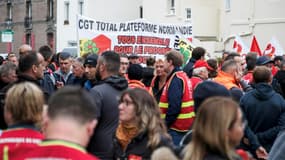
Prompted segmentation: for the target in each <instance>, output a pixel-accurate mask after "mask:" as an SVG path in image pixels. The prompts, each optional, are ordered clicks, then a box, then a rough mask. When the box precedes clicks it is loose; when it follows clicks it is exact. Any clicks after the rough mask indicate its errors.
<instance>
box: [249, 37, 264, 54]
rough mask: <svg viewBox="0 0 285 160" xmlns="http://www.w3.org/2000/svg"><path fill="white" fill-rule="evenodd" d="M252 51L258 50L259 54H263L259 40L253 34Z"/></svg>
mask: <svg viewBox="0 0 285 160" xmlns="http://www.w3.org/2000/svg"><path fill="white" fill-rule="evenodd" d="M250 52H256V53H258V56H262V53H261V50H260V48H259V45H258V42H257V40H256V38H255V36H253V38H252V41H251V46H250Z"/></svg>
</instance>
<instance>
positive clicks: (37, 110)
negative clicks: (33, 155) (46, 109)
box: [0, 82, 44, 150]
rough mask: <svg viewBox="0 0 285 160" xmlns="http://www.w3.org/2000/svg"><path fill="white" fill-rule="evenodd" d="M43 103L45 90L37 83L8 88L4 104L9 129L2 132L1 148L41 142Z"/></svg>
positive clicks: (0, 137)
mask: <svg viewBox="0 0 285 160" xmlns="http://www.w3.org/2000/svg"><path fill="white" fill-rule="evenodd" d="M43 105H44V96H43V92H42V91H41V89H40V88H39V87H38V86H36V85H35V84H32V83H30V82H24V83H19V84H15V85H13V86H12V87H11V88H10V89H9V90H8V92H7V95H6V98H5V106H4V118H5V121H6V123H7V125H8V129H7V130H4V131H3V132H2V133H1V134H0V139H1V140H0V150H1V149H2V147H11V146H16V145H18V144H20V143H25V144H28V145H34V144H37V143H39V142H41V140H42V139H43V135H42V134H41V133H40V132H39V128H38V127H37V126H39V125H40V122H41V119H42V111H43Z"/></svg>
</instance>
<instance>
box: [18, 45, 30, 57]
mask: <svg viewBox="0 0 285 160" xmlns="http://www.w3.org/2000/svg"><path fill="white" fill-rule="evenodd" d="M31 50H32V47H31V46H30V45H28V44H23V45H21V46H20V47H19V56H22V55H25V54H27V52H28V51H31Z"/></svg>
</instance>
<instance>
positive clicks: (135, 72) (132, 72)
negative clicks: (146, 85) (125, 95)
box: [128, 64, 143, 80]
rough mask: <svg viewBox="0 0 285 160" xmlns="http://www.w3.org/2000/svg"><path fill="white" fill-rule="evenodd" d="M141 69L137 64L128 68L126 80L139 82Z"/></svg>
mask: <svg viewBox="0 0 285 160" xmlns="http://www.w3.org/2000/svg"><path fill="white" fill-rule="evenodd" d="M142 73H143V67H142V66H141V65H139V64H131V65H130V66H129V68H128V78H129V79H130V80H141V79H142Z"/></svg>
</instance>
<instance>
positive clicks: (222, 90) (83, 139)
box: [0, 44, 285, 160]
mask: <svg viewBox="0 0 285 160" xmlns="http://www.w3.org/2000/svg"><path fill="white" fill-rule="evenodd" d="M205 54H206V50H205V49H204V48H202V47H196V48H195V49H194V50H193V51H192V55H191V57H190V58H189V60H188V61H187V63H186V64H183V55H182V54H181V53H180V52H178V51H175V50H171V51H168V52H167V53H165V55H164V58H163V59H161V58H158V59H156V58H154V57H148V58H147V59H146V66H145V67H143V66H142V65H141V64H140V61H139V56H138V55H137V54H131V55H125V54H121V55H119V54H117V53H115V52H114V51H105V52H103V53H101V54H99V55H97V54H95V53H88V54H85V55H84V56H82V57H72V56H71V54H70V53H68V52H59V53H57V54H54V53H53V52H52V50H51V49H50V47H48V46H42V47H40V48H39V49H38V51H33V50H32V48H31V47H30V46H29V45H26V44H25V45H22V46H20V47H19V51H18V52H17V53H13V52H11V53H9V54H8V56H7V57H6V58H5V59H3V58H2V59H1V61H0V62H1V66H0V107H1V108H0V118H1V119H0V127H1V130H0V154H1V157H3V158H2V159H4V160H8V159H9V160H11V159H17V160H18V159H77V160H78V159H82V160H83V159H84V160H86V159H122V160H125V159H130V160H141V159H154V160H159V159H184V160H202V159H204V160H222V159H225V160H241V159H242V160H249V159H273V160H280V159H284V158H285V154H284V152H282V151H283V150H284V148H285V143H283V141H284V135H285V132H284V131H283V130H284V127H285V100H284V97H285V61H284V60H283V57H282V56H276V57H268V56H257V54H256V53H248V54H247V55H245V56H241V55H240V54H238V53H230V52H224V53H223V55H222V58H221V59H215V58H211V59H207V60H206V59H205Z"/></svg>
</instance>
